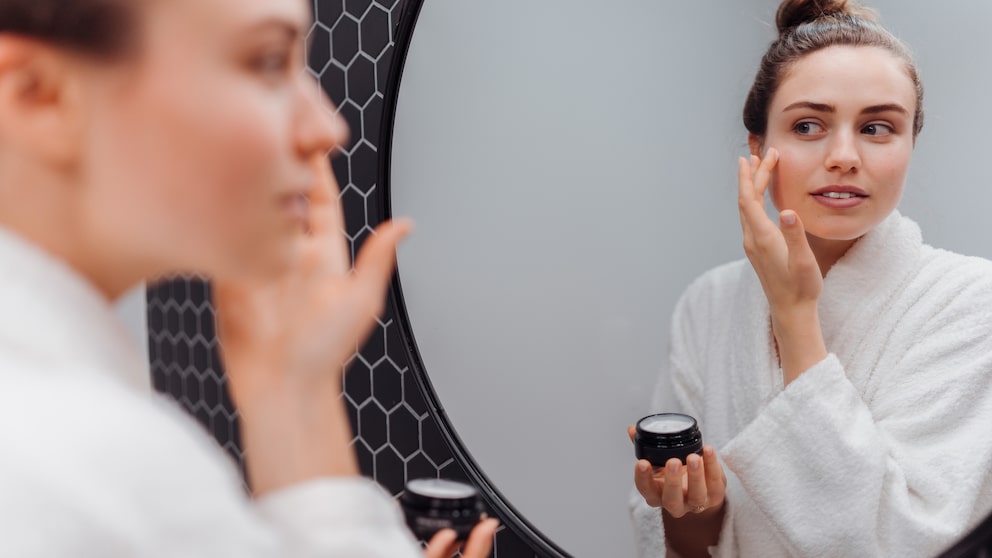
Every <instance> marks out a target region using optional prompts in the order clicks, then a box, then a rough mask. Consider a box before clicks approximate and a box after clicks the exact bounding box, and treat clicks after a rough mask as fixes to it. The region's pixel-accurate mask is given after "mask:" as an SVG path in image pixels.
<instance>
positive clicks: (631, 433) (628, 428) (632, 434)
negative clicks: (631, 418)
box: [627, 426, 637, 443]
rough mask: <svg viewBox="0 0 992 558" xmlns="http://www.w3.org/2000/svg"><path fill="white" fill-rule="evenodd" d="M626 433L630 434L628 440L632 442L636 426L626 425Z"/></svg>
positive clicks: (635, 433)
mask: <svg viewBox="0 0 992 558" xmlns="http://www.w3.org/2000/svg"><path fill="white" fill-rule="evenodd" d="M627 435H628V436H630V442H631V443H633V442H634V436H636V435H637V428H636V427H633V426H628V427H627Z"/></svg>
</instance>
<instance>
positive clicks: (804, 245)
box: [779, 209, 819, 273]
mask: <svg viewBox="0 0 992 558" xmlns="http://www.w3.org/2000/svg"><path fill="white" fill-rule="evenodd" d="M779 222H780V223H781V224H782V235H783V236H785V244H786V246H788V247H789V269H790V270H792V271H793V272H794V273H812V272H814V271H815V272H817V273H818V272H819V266H818V264H817V263H816V256H815V255H814V254H813V249H812V248H810V246H809V239H807V238H806V228H805V227H803V222H802V219H800V218H799V215H798V214H796V212H795V211H792V210H791V209H787V210H785V211H783V212H781V213H780V214H779Z"/></svg>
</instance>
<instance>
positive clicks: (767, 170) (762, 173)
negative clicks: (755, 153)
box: [753, 147, 778, 205]
mask: <svg viewBox="0 0 992 558" xmlns="http://www.w3.org/2000/svg"><path fill="white" fill-rule="evenodd" d="M777 164H778V150H777V149H775V148H774V147H770V148H768V151H767V152H766V153H765V158H764V159H762V160H761V161H760V163H759V164H758V168H757V169H755V171H754V184H753V187H754V195H755V197H756V198H757V199H759V200H762V202H763V201H764V199H765V190H766V189H768V184H769V183H770V182H771V180H772V170H774V169H775V165H777ZM762 205H764V204H763V203H762Z"/></svg>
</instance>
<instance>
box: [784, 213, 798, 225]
mask: <svg viewBox="0 0 992 558" xmlns="http://www.w3.org/2000/svg"><path fill="white" fill-rule="evenodd" d="M781 218H782V224H784V225H795V224H796V214H795V213H791V212H790V213H783V214H782V215H781Z"/></svg>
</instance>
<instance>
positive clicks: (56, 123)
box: [0, 33, 81, 167]
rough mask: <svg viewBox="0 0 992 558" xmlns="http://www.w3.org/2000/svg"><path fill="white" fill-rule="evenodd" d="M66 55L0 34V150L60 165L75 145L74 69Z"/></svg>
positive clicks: (72, 159)
mask: <svg viewBox="0 0 992 558" xmlns="http://www.w3.org/2000/svg"><path fill="white" fill-rule="evenodd" d="M73 65H74V63H73V61H72V60H71V59H70V55H69V54H67V53H65V52H63V51H60V50H58V49H56V48H54V47H51V46H49V45H46V44H44V43H42V42H39V41H34V40H31V39H25V38H21V37H16V36H11V35H8V34H6V33H0V152H6V153H14V152H17V154H18V156H20V157H21V158H24V157H26V158H29V159H35V160H37V161H38V162H39V163H41V164H44V165H52V166H56V167H65V166H67V165H72V164H73V163H75V162H76V160H77V155H78V152H79V147H80V141H79V140H80V134H79V117H80V116H81V114H80V113H79V110H78V105H79V103H78V99H79V95H78V93H79V92H78V90H77V88H76V85H77V81H76V80H77V79H78V76H79V73H78V72H76V71H73Z"/></svg>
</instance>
